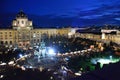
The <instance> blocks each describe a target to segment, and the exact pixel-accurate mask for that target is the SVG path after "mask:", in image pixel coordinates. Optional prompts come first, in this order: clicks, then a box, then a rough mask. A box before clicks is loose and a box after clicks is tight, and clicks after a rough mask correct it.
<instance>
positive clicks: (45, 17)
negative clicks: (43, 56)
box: [0, 0, 120, 27]
mask: <svg viewBox="0 0 120 80" xmlns="http://www.w3.org/2000/svg"><path fill="white" fill-rule="evenodd" d="M20 10H23V11H24V12H25V13H26V14H27V16H28V18H29V19H31V20H32V21H33V24H34V26H37V27H53V26H55V27H61V26H79V27H82V26H89V25H104V24H112V25H120V0H0V26H2V27H3V26H4V27H7V26H10V25H11V21H12V20H13V19H14V18H15V16H16V14H17V13H18V12H19V11H20Z"/></svg>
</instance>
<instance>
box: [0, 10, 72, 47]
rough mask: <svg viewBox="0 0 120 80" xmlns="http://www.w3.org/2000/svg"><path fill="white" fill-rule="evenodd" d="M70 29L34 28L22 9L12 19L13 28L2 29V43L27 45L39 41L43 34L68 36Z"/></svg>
mask: <svg viewBox="0 0 120 80" xmlns="http://www.w3.org/2000/svg"><path fill="white" fill-rule="evenodd" d="M70 31H71V28H61V29H57V28H54V29H52V28H45V29H43V28H42V29H34V28H33V23H32V21H30V20H29V19H28V17H27V15H26V14H25V13H24V12H23V11H20V12H19V13H18V14H17V16H16V18H15V19H14V20H13V21H12V29H1V30H0V44H4V45H6V46H14V45H17V46H19V47H27V46H31V45H36V44H37V43H39V42H40V40H41V36H42V35H47V36H48V37H50V36H56V35H62V36H63V35H64V36H68V33H69V32H70Z"/></svg>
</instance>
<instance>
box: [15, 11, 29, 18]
mask: <svg viewBox="0 0 120 80" xmlns="http://www.w3.org/2000/svg"><path fill="white" fill-rule="evenodd" d="M16 18H27V15H26V14H25V13H24V12H23V11H22V10H21V11H20V12H19V13H18V14H17V16H16Z"/></svg>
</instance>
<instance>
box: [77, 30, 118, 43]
mask: <svg viewBox="0 0 120 80" xmlns="http://www.w3.org/2000/svg"><path fill="white" fill-rule="evenodd" d="M75 36H76V37H81V38H86V39H91V40H95V41H103V42H110V41H112V42H115V43H118V44H120V31H119V30H115V29H102V30H101V34H93V33H76V34H75Z"/></svg>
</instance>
